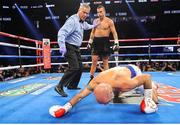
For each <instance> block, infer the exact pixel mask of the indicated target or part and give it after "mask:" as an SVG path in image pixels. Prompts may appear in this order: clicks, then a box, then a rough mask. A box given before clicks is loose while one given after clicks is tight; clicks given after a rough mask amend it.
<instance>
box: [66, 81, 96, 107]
mask: <svg viewBox="0 0 180 125" xmlns="http://www.w3.org/2000/svg"><path fill="white" fill-rule="evenodd" d="M96 85H97V83H96V81H95V80H94V79H92V80H91V82H90V83H89V84H88V86H86V87H85V88H84V89H83V90H82V91H81V92H80V93H78V94H76V95H75V96H74V97H73V98H72V99H71V100H70V101H69V102H70V103H71V105H72V106H74V105H75V104H77V103H78V102H79V101H80V100H82V99H83V98H85V97H86V96H88V95H89V94H91V93H92V92H93V89H94V88H95V86H96Z"/></svg>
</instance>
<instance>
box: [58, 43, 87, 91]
mask: <svg viewBox="0 0 180 125" xmlns="http://www.w3.org/2000/svg"><path fill="white" fill-rule="evenodd" d="M66 49H67V52H66V54H65V59H66V60H67V62H68V64H69V68H68V70H67V71H66V72H65V73H64V75H63V77H62V79H61V80H60V82H59V84H58V87H60V88H63V86H65V87H68V88H77V87H78V84H79V81H80V78H81V75H82V70H83V65H82V59H81V53H80V47H78V46H75V45H71V44H69V43H66Z"/></svg>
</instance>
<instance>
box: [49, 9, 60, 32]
mask: <svg viewBox="0 0 180 125" xmlns="http://www.w3.org/2000/svg"><path fill="white" fill-rule="evenodd" d="M47 9H48V12H49V15H50V17H51V21H52V23H53V25H54V27H55V29H56V30H57V31H58V30H59V29H60V24H59V23H58V21H57V20H56V17H57V16H55V15H54V13H53V12H52V10H51V8H49V7H48V8H47ZM58 17H59V16H58Z"/></svg>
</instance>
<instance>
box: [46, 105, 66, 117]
mask: <svg viewBox="0 0 180 125" xmlns="http://www.w3.org/2000/svg"><path fill="white" fill-rule="evenodd" d="M65 112H66V111H65V109H64V108H63V107H62V106H60V105H54V106H52V107H51V108H50V109H49V114H50V115H52V116H53V117H56V118H59V117H62V116H63V115H64V114H65Z"/></svg>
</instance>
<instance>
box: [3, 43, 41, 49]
mask: <svg viewBox="0 0 180 125" xmlns="http://www.w3.org/2000/svg"><path fill="white" fill-rule="evenodd" d="M0 45H3V46H9V47H17V48H24V49H33V50H43V49H42V48H37V47H31V46H24V45H20V46H19V45H17V44H10V43H2V42H0Z"/></svg>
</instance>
